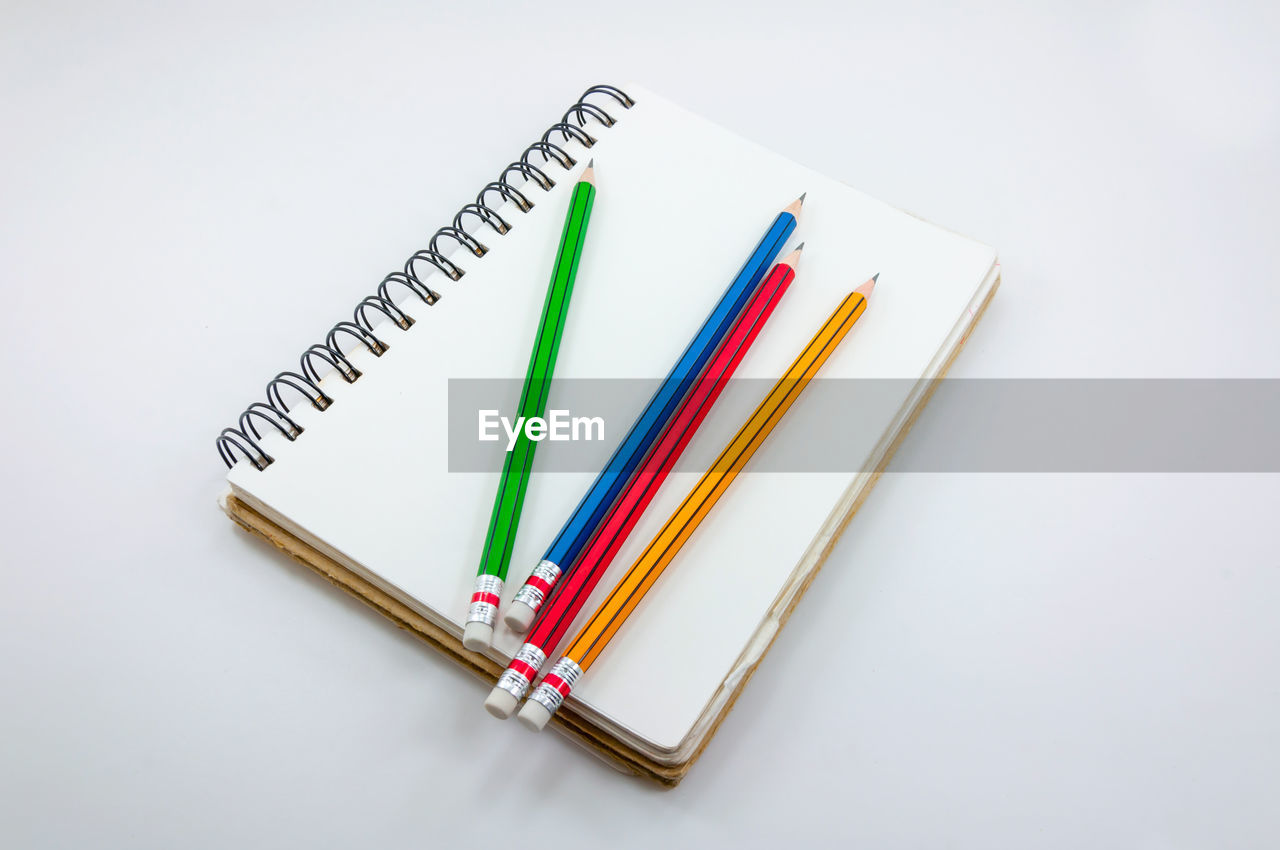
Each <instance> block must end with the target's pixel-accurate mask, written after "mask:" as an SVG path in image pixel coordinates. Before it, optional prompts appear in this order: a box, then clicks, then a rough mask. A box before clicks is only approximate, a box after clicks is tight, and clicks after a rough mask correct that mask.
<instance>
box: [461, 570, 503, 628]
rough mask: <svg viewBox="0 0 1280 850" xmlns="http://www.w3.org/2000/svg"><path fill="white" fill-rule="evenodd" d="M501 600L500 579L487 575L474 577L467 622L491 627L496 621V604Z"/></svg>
mask: <svg viewBox="0 0 1280 850" xmlns="http://www.w3.org/2000/svg"><path fill="white" fill-rule="evenodd" d="M501 600H502V579H500V578H498V577H497V576H494V575H489V574H487V573H482V574H481V575H478V576H476V586H475V589H474V590H473V591H472V593H471V606H470V607H469V608H467V622H468V623H484V624H486V625H489V626H492V625H493V624H494V623H495V622H497V620H498V603H499V602H500V601H501Z"/></svg>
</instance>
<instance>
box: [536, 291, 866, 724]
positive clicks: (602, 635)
mask: <svg viewBox="0 0 1280 850" xmlns="http://www.w3.org/2000/svg"><path fill="white" fill-rule="evenodd" d="M879 277H880V276H879V275H876V276H875V277H873V278H872V279H871V280H868V281H867V282H866V283H864V284H862V285H861V286H859V287H858V288H857V289H855V290H854V291H853V292H850V293H849V294H848V295H847V296H846V297H845V298H844V300H843V301H841V302H840V306H838V307H837V308H836V309H835V312H833V313H832V314H831V316H830V317H828V319H827V320H826V322H825V323H823V325H822V327H821V328H819V329H818V332H817V333H816V334H815V335H814V337H813V339H811V340H810V341H809V344H808V345H807V346H805V348H804V350H803V351H802V352H800V355H799V356H798V357H797V358H796V359H795V361H794V362H793V363H792V364H791V366H790V368H788V369H787V371H786V373H785V374H784V375H783V376H782V377H781V378H780V379H778V382H777V383H776V384H774V385H773V389H771V390H770V391H769V394H768V395H767V396H765V398H764V400H763V401H762V402H760V405H759V406H758V407H757V408H756V409H755V412H754V413H752V414H751V417H750V418H749V419H747V421H746V422H745V423H744V424H743V426H742V427H741V428H740V429H738V433H737V434H735V435H734V437H733V439H732V440H730V441H729V445H727V446H725V448H724V450H723V451H722V452H721V453H720V456H719V457H717V458H716V460H715V463H713V464H712V465H711V468H710V469H709V470H707V472H706V473H705V474H704V475H703V476H702V478H701V479H699V480H698V483H697V484H696V485H694V488H693V489H692V490H691V491H689V495H688V496H686V497H685V498H684V501H683V502H681V503H680V507H678V508H676V510H675V513H673V514H672V515H671V517H670V518H669V519H668V520H667V522H666V524H665V525H663V526H662V529H661V530H660V531H659V532H658V533H657V534H656V535H655V536H654V538H653V540H651V541H650V542H649V545H648V546H647V547H645V550H644V552H642V553H641V554H640V557H639V558H637V559H636V562H635V563H634V564H633V565H632V566H631V569H629V570H628V571H627V574H626V575H624V576H623V577H622V580H621V581H619V582H618V584H617V585H616V586H615V587H614V588H613V591H612V592H611V593H610V594H609V597H608V598H607V599H605V601H604V602H603V603H601V605H600V607H599V608H598V609H596V611H595V613H594V614H592V615H591V619H589V620H588V621H587V623H586V625H584V626H583V627H582V629H581V631H579V632H578V634H577V636H576V637H574V639H573V641H572V643H570V645H569V647H568V649H566V650H565V653H564V655H563V656H561V658H560V660H559V661H557V662H556V663H555V665H554V666H553V667H552V668H551V672H549V673H548V674H547V675H546V676H545V677H543V680H542V683H541V684H539V685H538V687H537V688H536V689H535V690H534V692H533V693H532V694H531V695H530V696H529V699H528V700H527V701H526V702H525V704H524V706H523V707H521V709H520V721H521V723H523V724H524V725H525V726H527V727H529V728H530V729H533V730H535V731H536V730H540V729H542V728H543V727H544V726H546V725H547V721H549V720H550V719H551V715H552V714H554V713H555V711H556V709H558V708H559V707H560V705H561V703H563V702H564V700H565V697H567V696H568V695H569V693H570V691H572V689H573V685H574V683H575V682H577V680H578V679H579V678H581V676H582V674H583V673H584V672H586V670H587V669H588V668H590V667H591V665H592V664H593V663H595V661H596V660H597V659H598V658H599V657H600V653H601V652H602V651H603V650H604V648H605V647H606V646H607V645H608V644H609V641H610V640H612V639H613V637H614V635H616V634H617V633H618V630H619V629H620V628H622V625H623V623H625V622H626V620H627V618H628V617H629V616H630V615H631V613H632V612H633V611H634V610H635V609H636V606H637V605H639V604H640V600H641V599H643V598H644V596H645V594H646V593H648V592H649V589H650V588H652V587H653V585H654V582H656V581H657V580H658V577H659V576H660V575H662V572H663V570H665V569H666V568H667V566H668V565H669V564H670V563H671V561H672V560H673V559H674V558H675V556H676V555H677V554H678V553H679V551H680V548H681V547H682V546H684V544H685V542H686V541H688V539H689V538H690V537H691V536H692V535H693V533H694V531H696V530H697V528H698V526H699V525H700V524H701V523H702V521H703V520H704V519H706V517H707V515H708V514H709V513H710V512H711V509H712V508H714V507H715V505H716V502H718V501H719V500H720V497H721V496H723V495H724V494H725V491H727V490H728V489H729V485H731V484H732V483H733V481H734V479H735V478H736V477H737V475H738V473H739V472H741V471H742V468H743V467H744V466H746V464H747V461H749V460H750V459H751V457H752V455H754V454H755V452H756V450H757V449H758V448H759V447H760V446H761V444H762V443H764V441H765V438H767V437H768V436H769V434H770V432H772V431H773V429H774V428H775V427H776V426H777V424H778V422H780V421H781V420H782V417H783V416H784V415H786V412H787V411H788V410H789V409H790V408H791V405H792V404H794V403H795V400H796V399H797V398H798V397H799V396H800V393H801V392H803V391H804V388H805V387H806V386H807V385H808V384H809V382H810V381H811V380H813V377H814V375H816V374H817V372H818V370H819V369H820V368H822V364H823V363H825V362H826V361H827V358H828V357H830V356H831V354H832V352H834V351H835V349H836V347H837V346H838V345H839V344H840V342H841V341H842V340H843V339H844V338H845V336H846V335H847V334H848V333H849V330H850V329H851V328H852V327H853V325H854V323H855V322H856V321H858V319H859V318H860V317H861V316H862V313H863V312H864V311H865V310H866V307H867V298H868V296H870V295H871V291H872V289H874V288H875V284H876V280H877V279H878V278H879Z"/></svg>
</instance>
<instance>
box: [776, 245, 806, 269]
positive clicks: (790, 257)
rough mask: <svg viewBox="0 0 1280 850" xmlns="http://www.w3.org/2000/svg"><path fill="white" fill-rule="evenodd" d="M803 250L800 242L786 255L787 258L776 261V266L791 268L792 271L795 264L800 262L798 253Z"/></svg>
mask: <svg viewBox="0 0 1280 850" xmlns="http://www.w3.org/2000/svg"><path fill="white" fill-rule="evenodd" d="M803 250H804V243H803V242H801V243H800V244H799V245H797V246H796V248H795V250H794V251H792V252H791V253H790V254H787V256H785V257H783V258H782V259H781V260H778V265H780V266H791V268H793V269H794V268H795V267H796V264H797V263H799V262H800V252H801V251H803Z"/></svg>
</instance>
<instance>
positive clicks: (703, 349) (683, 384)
mask: <svg viewBox="0 0 1280 850" xmlns="http://www.w3.org/2000/svg"><path fill="white" fill-rule="evenodd" d="M803 203H804V196H803V195H801V196H800V197H799V198H797V199H796V200H795V201H793V202H792V203H791V204H790V205H789V206H787V207H786V208H785V209H784V210H783V211H782V212H781V213H779V214H778V216H777V217H776V218H775V219H774V221H773V224H772V225H770V227H769V229H768V231H766V232H765V234H764V236H763V238H761V240H760V242H759V244H758V245H756V247H755V249H754V250H753V251H752V252H751V255H750V256H749V257H748V258H747V261H746V262H745V263H744V264H743V266H742V268H741V270H739V272H738V274H737V276H736V277H735V278H734V279H733V282H732V283H730V284H729V287H728V289H726V290H725V292H724V294H723V295H722V296H721V297H720V300H719V302H718V303H717V304H716V306H715V308H714V309H712V311H711V313H710V315H708V316H707V319H706V321H705V322H704V323H703V325H702V327H701V328H700V329H699V330H698V333H697V334H695V335H694V338H693V339H692V340H691V341H690V343H689V345H688V347H687V348H685V350H684V353H683V354H681V355H680V358H679V359H678V360H677V361H676V364H675V365H674V366H673V367H672V368H671V371H670V372H669V373H668V374H667V377H666V378H665V379H664V380H663V382H662V385H661V386H660V387H659V388H658V390H657V392H656V393H654V395H653V398H651V399H650V400H649V403H648V405H646V406H645V409H644V411H643V412H642V413H641V414H640V416H639V418H637V419H636V421H635V423H634V424H633V425H632V426H631V430H630V431H628V432H627V435H626V437H625V438H624V439H623V441H622V443H621V444H620V445H619V446H618V448H617V450H615V451H614V453H613V455H612V456H611V457H610V458H609V462H608V463H607V464H606V465H605V467H604V469H602V470H601V471H600V474H599V475H597V476H596V478H595V481H593V482H592V484H591V488H590V489H589V490H588V491H587V493H586V495H585V496H583V498H582V501H581V502H579V503H578V506H577V507H576V508H574V510H573V513H572V514H570V516H569V518H568V520H566V521H565V524H564V526H563V527H562V528H561V529H560V532H559V533H558V534H557V535H556V537H555V539H554V540H553V541H552V542H551V545H550V546H549V547H547V551H546V554H544V555H543V556H542V560H541V561H539V562H538V564H537V566H535V567H534V569H533V572H532V573H531V574H530V576H529V578H528V580H526V581H525V583H524V585H523V586H522V587H521V588H520V589H519V590H518V591H517V592H516V595H515V597H514V599H513V600H512V603H511V605H510V607H509V608H508V610H507V614H506V617H505V620H506V623H507V625H508V626H510V627H511V628H512V629H513V630H515V631H517V632H524V631H527V630H528V628H529V626H530V625H531V624H532V623H533V619H534V617H535V616H536V615H537V613H538V610H539V609H540V608H541V607H542V603H543V602H544V601H545V600H546V598H547V596H548V595H549V594H550V593H551V590H552V588H554V587H555V585H556V583H557V581H559V580H560V579H561V577H562V576H563V575H564V574H565V573H566V572H569V571H571V570H572V569H573V568H574V563H575V562H576V561H577V559H578V557H579V556H580V555H581V554H582V551H583V550H584V549H585V548H586V546H587V544H588V543H589V542H590V540H591V537H592V535H593V534H594V533H595V532H596V529H598V528H599V526H600V523H601V521H602V520H603V519H604V517H605V515H606V514H607V513H608V511H609V509H610V508H611V507H612V506H613V504H614V502H615V501H616V500H617V498H618V494H619V493H621V491H622V488H623V487H624V486H626V483H627V481H628V480H630V478H631V476H632V475H633V474H634V473H635V470H636V469H637V468H638V467H639V466H640V463H641V462H642V461H643V460H644V457H645V455H646V454H647V453H648V452H649V450H650V449H651V448H652V447H653V444H654V443H655V442H656V441H657V440H658V437H659V436H660V435H661V433H662V431H663V429H664V428H665V427H666V426H667V424H668V423H669V422H670V420H671V416H672V414H673V413H674V412H675V409H676V406H677V405H678V404H679V403H680V402H681V401H682V400H683V399H684V397H685V396H686V395H687V394H688V392H689V386H690V384H691V383H692V382H693V381H694V379H695V378H697V376H698V375H699V374H701V372H702V370H703V368H705V366H706V364H707V362H708V361H709V360H710V359H711V355H712V353H713V352H714V351H715V350H716V348H717V347H719V345H720V343H721V342H722V341H723V340H724V337H725V334H727V333H728V332H729V328H730V327H732V325H733V323H734V322H735V321H736V320H737V318H738V316H739V315H741V313H742V310H743V307H744V306H745V305H746V303H747V300H748V299H749V298H750V297H751V295H752V293H754V292H755V290H756V289H757V288H758V286H759V284H760V281H761V280H763V278H764V275H765V272H766V271H768V269H769V267H770V265H771V264H772V263H773V261H774V258H775V257H776V256H777V255H778V252H779V251H780V250H781V249H782V246H783V245H784V244H786V241H787V238H788V237H789V236H790V235H791V233H792V232H793V231H794V230H795V228H796V217H797V216H798V215H799V214H800V207H801V206H802V204H803Z"/></svg>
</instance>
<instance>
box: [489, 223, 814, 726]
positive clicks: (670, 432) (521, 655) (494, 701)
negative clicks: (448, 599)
mask: <svg viewBox="0 0 1280 850" xmlns="http://www.w3.org/2000/svg"><path fill="white" fill-rule="evenodd" d="M803 247H804V246H803V245H801V246H800V247H798V248H796V249H795V250H794V251H792V252H791V253H790V254H789V255H787V257H786V258H785V259H784V260H782V261H780V262H779V263H778V264H777V265H775V266H774V267H773V268H772V269H770V271H769V274H767V275H766V276H765V279H764V280H763V281H762V282H761V283H760V287H759V288H758V289H757V290H756V292H755V294H754V295H753V296H751V300H750V301H749V302H748V303H747V306H746V309H744V310H743V312H742V315H741V316H740V317H739V318H738V321H737V323H736V324H735V325H734V327H733V330H732V331H730V332H729V336H728V337H726V338H725V341H724V344H723V345H721V347H720V349H719V350H718V351H717V352H716V354H715V357H713V358H712V360H711V363H710V364H708V366H707V369H706V371H705V372H703V374H702V376H701V377H699V378H698V379H697V380H696V381H695V382H694V385H693V389H692V391H690V392H689V394H688V396H687V397H686V398H685V400H684V401H683V402H682V403H681V405H680V407H679V409H678V410H677V411H676V415H675V416H674V417H673V418H672V420H671V424H670V425H669V426H668V427H667V429H666V431H664V432H663V434H662V437H661V438H660V439H659V441H658V443H657V444H656V445H655V446H654V447H653V450H652V451H651V452H650V453H649V456H648V457H646V458H645V460H644V465H643V466H641V467H640V470H639V471H638V472H637V473H636V474H635V477H634V478H632V479H631V481H629V482H628V483H627V487H626V489H625V490H624V491H623V492H622V495H621V497H619V499H618V501H617V503H616V504H615V505H614V506H613V508H612V509H611V510H610V512H609V515H608V516H607V517H606V518H605V521H604V522H603V523H602V524H601V526H600V530H599V531H598V532H597V533H596V535H595V537H593V538H592V540H591V542H590V544H589V545H588V546H587V549H586V551H584V552H583V553H582V559H581V560H580V561H579V562H578V564H577V566H576V567H575V568H574V569H573V571H572V572H570V573H569V576H568V578H567V579H566V580H565V581H564V583H563V584H561V585H560V586H559V587H557V588H556V589H555V591H554V592H553V594H552V596H551V598H550V599H548V600H547V603H546V604H545V605H544V606H543V608H542V611H541V612H539V615H538V618H537V619H536V620H535V621H534V623H533V627H532V629H530V631H529V638H528V640H527V641H526V642H525V644H524V646H522V647H521V648H520V651H519V652H517V653H516V656H515V658H513V659H512V660H511V663H510V664H509V665H507V669H506V670H505V671H503V673H502V676H501V677H500V678H499V679H498V684H497V685H496V686H495V687H494V689H493V691H492V692H491V693H490V694H489V697H488V698H487V699H486V700H485V703H484V705H485V708H486V709H487V710H488V711H489V713H490V714H493V715H494V716H496V717H502V718H507V717H510V716H511V714H512V712H514V711H515V708H516V704H517V703H518V702H519V701H520V698H521V697H523V696H524V695H525V692H526V691H528V689H529V685H530V684H531V683H532V682H533V680H534V679H535V678H536V677H537V675H538V671H539V670H540V669H541V668H542V665H543V664H544V663H545V662H546V659H547V654H548V653H550V652H553V651H554V650H555V648H556V645H557V644H558V643H559V642H560V641H561V640H563V639H564V636H565V633H566V632H568V630H569V627H570V626H571V625H572V624H573V620H574V618H575V617H577V616H578V613H579V612H580V611H581V610H582V606H583V605H584V604H585V603H586V601H587V598H588V597H589V596H590V595H591V591H592V590H593V589H594V588H595V586H596V584H597V582H599V581H600V577H601V576H603V575H604V573H605V571H606V570H607V569H608V567H609V564H610V563H612V562H613V558H614V556H615V555H617V554H618V551H619V550H620V549H621V548H622V544H623V543H625V542H626V539H627V536H628V535H629V534H630V533H631V530H632V529H633V528H634V527H635V525H636V523H637V522H639V520H640V517H641V516H642V515H643V514H644V510H645V508H646V507H648V505H649V502H650V501H652V500H653V497H654V496H655V495H656V494H657V492H658V489H659V488H660V487H661V486H662V482H663V481H665V480H666V478H667V475H668V474H669V473H670V472H671V469H672V467H674V466H675V463H676V461H677V460H678V459H679V458H680V454H681V453H682V452H683V451H684V449H685V447H686V446H687V445H688V444H689V441H690V440H691V439H692V438H693V435H694V433H695V432H696V431H697V430H698V426H699V425H701V424H702V420H703V419H705V418H706V416H707V413H709V412H710V410H711V406H712V405H713V404H715V402H716V399H718V398H719V397H720V393H721V392H722V391H723V390H724V388H725V386H726V385H727V384H728V382H729V379H730V378H731V377H733V373H734V370H736V369H737V368H738V364H739V363H741V362H742V358H743V357H745V356H746V353H747V350H748V349H750V348H751V344H752V343H753V342H755V339H756V337H757V336H758V335H759V333H760V331H761V329H762V328H763V327H764V325H765V322H767V321H768V320H769V317H770V316H771V315H772V314H773V310H774V308H775V307H776V306H777V305H778V302H779V301H780V300H782V296H783V295H784V294H785V293H786V291H787V288H788V287H789V286H790V285H791V281H792V280H793V279H794V278H795V265H796V262H797V261H798V260H799V257H800V250H801V249H802V248H803Z"/></svg>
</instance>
